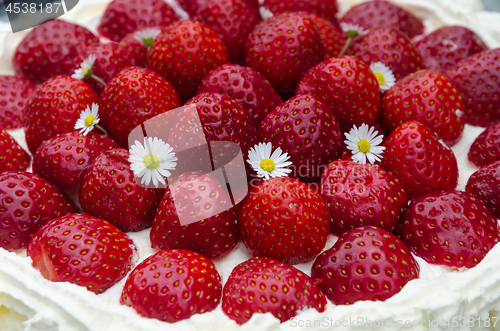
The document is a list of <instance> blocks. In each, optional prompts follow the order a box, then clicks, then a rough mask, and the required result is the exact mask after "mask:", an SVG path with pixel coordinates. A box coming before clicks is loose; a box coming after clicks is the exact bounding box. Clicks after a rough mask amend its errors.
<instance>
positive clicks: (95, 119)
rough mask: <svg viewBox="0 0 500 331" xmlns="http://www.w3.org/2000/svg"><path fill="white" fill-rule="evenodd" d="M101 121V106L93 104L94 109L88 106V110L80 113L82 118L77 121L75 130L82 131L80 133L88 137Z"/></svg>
mask: <svg viewBox="0 0 500 331" xmlns="http://www.w3.org/2000/svg"><path fill="white" fill-rule="evenodd" d="M99 121H100V119H99V105H98V104H96V103H93V104H92V109H90V107H89V106H88V105H87V108H85V110H82V112H81V113H80V118H79V119H77V120H76V123H75V130H78V129H81V130H80V133H83V135H84V136H86V135H87V134H88V133H89V132H90V131H92V129H93V128H94V126H96V125H97V123H99Z"/></svg>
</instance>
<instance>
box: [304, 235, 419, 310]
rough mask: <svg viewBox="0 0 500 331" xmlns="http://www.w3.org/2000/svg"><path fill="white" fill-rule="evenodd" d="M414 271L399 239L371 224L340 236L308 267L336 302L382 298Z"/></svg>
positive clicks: (415, 267) (414, 275)
mask: <svg viewBox="0 0 500 331" xmlns="http://www.w3.org/2000/svg"><path fill="white" fill-rule="evenodd" d="M418 274H419V267H418V264H417V262H416V261H415V259H414V258H413V256H412V255H411V253H410V251H409V250H408V248H406V246H405V245H404V244H403V243H402V242H401V240H399V239H398V238H396V237H395V236H393V235H392V234H390V233H389V232H387V231H385V230H382V229H379V228H376V227H373V226H366V227H360V228H356V229H353V230H351V231H348V232H346V233H344V234H343V235H341V236H340V238H339V240H338V241H337V242H336V243H335V245H333V247H332V248H330V249H328V250H327V251H325V252H323V253H322V254H321V255H320V256H318V258H317V259H316V261H314V264H313V266H312V269H311V278H313V279H314V280H316V281H317V282H318V283H319V287H320V288H321V290H322V291H323V293H325V295H326V297H327V298H328V299H330V300H331V301H333V302H334V303H335V304H336V305H350V304H353V303H355V302H357V301H360V300H370V301H378V300H380V301H385V300H387V299H389V298H390V297H392V296H393V295H394V294H396V293H398V292H399V291H401V289H402V288H403V286H405V285H406V284H407V283H408V282H409V281H410V280H412V279H416V278H418Z"/></svg>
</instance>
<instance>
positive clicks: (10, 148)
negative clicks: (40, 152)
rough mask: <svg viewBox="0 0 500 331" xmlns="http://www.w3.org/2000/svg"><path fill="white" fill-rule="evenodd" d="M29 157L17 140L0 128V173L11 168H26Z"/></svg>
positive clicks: (28, 163) (28, 164)
mask: <svg viewBox="0 0 500 331" xmlns="http://www.w3.org/2000/svg"><path fill="white" fill-rule="evenodd" d="M30 162H31V157H30V156H29V154H28V153H26V151H25V150H24V149H23V148H22V147H21V146H19V144H18V143H17V141H16V140H15V139H14V138H12V136H11V135H10V134H9V133H8V132H7V131H5V130H3V129H1V128H0V173H2V172H4V171H12V170H26V169H27V168H28V167H29V166H30Z"/></svg>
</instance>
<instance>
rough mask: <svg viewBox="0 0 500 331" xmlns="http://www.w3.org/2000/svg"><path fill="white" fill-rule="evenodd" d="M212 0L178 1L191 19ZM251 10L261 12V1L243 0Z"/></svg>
mask: <svg viewBox="0 0 500 331" xmlns="http://www.w3.org/2000/svg"><path fill="white" fill-rule="evenodd" d="M209 1H210V0H177V3H178V4H179V6H181V8H182V9H183V10H185V11H186V12H187V13H188V14H189V17H194V16H195V15H196V12H197V11H198V9H200V8H201V7H203V6H204V5H205V4H206V3H207V2H209ZM241 2H243V3H245V4H246V5H247V6H248V7H249V8H252V9H253V10H254V11H255V12H257V13H258V12H259V0H241Z"/></svg>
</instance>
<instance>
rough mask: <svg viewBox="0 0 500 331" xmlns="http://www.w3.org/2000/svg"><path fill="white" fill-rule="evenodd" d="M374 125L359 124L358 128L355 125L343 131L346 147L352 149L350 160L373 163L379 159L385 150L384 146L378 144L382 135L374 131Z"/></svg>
mask: <svg viewBox="0 0 500 331" xmlns="http://www.w3.org/2000/svg"><path fill="white" fill-rule="evenodd" d="M374 130H375V128H374V127H369V126H368V125H366V124H364V123H363V124H361V126H360V127H359V129H358V128H357V127H356V125H355V126H353V128H352V129H351V131H349V133H347V132H346V133H345V137H346V140H344V142H345V144H346V145H347V148H348V149H350V150H351V151H352V160H353V161H355V162H357V163H360V164H366V161H367V159H368V162H370V163H372V164H373V163H375V162H376V161H380V160H381V156H380V154H382V152H383V151H384V150H385V147H384V146H379V145H380V144H381V143H382V140H383V139H382V137H383V136H382V135H378V136H377V134H378V131H374Z"/></svg>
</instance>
